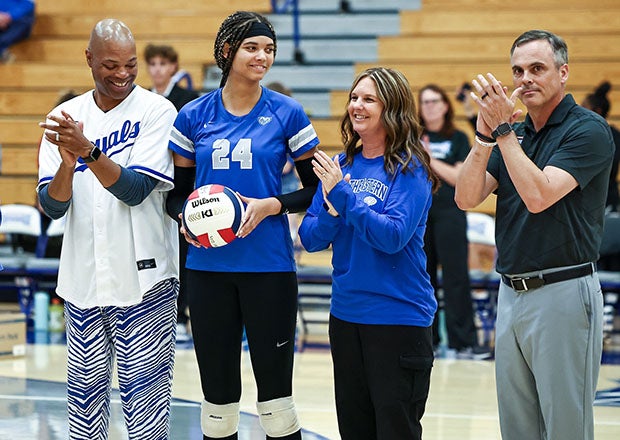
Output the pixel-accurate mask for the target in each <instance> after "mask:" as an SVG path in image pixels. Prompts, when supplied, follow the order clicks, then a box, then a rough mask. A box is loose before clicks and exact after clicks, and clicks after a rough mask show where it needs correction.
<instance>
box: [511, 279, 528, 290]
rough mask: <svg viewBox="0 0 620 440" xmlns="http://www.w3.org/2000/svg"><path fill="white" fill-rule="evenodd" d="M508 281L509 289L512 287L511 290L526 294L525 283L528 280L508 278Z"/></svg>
mask: <svg viewBox="0 0 620 440" xmlns="http://www.w3.org/2000/svg"><path fill="white" fill-rule="evenodd" d="M509 279H510V287H512V290H516V291H517V292H527V291H528V290H529V289H528V287H527V284H526V283H525V281H526V280H528V279H529V278H509Z"/></svg>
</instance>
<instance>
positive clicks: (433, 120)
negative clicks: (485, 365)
mask: <svg viewBox="0 0 620 440" xmlns="http://www.w3.org/2000/svg"><path fill="white" fill-rule="evenodd" d="M418 103H419V106H418V117H419V120H420V124H421V125H422V128H423V131H422V133H423V134H422V142H423V144H424V147H425V148H426V150H427V152H428V153H429V155H430V157H431V162H430V164H431V168H432V169H433V171H434V172H435V174H437V175H438V176H439V178H440V180H441V186H440V187H439V190H438V191H437V192H436V193H435V194H434V195H433V205H432V206H431V209H430V211H429V214H428V220H427V222H426V233H425V235H424V250H425V251H426V255H427V257H428V260H427V266H426V267H427V270H428V273H429V275H430V276H431V283H432V284H433V287H434V288H435V295H436V296H437V294H438V290H439V283H438V270H439V268H440V267H441V274H442V275H441V277H442V283H441V289H442V291H443V310H444V314H445V322H446V330H447V333H448V347H449V348H450V349H453V350H456V354H457V357H460V358H473V357H474V356H476V357H480V358H484V357H486V356H487V355H488V350H485V349H483V348H482V347H479V346H478V343H477V341H476V327H475V324H474V308H473V304H472V299H471V289H470V279H469V266H468V258H467V252H468V251H467V246H468V244H467V218H466V215H465V212H464V211H462V210H460V209H459V207H458V206H456V203H455V202H454V185H455V184H456V176H457V174H458V171H459V169H460V167H461V165H462V164H463V161H464V160H465V158H466V157H467V154H468V153H469V139H467V135H466V134H465V133H463V132H462V131H460V130H458V129H457V128H456V127H455V126H454V110H453V108H452V104H451V102H450V99H449V98H448V95H447V94H446V92H445V91H444V90H443V89H442V88H441V87H439V86H437V85H435V84H428V85H426V86H424V87H422V88H421V89H420V91H419V93H418ZM439 342H440V340H439V313H436V314H435V319H434V321H433V344H434V345H435V347H436V348H437V347H438V346H439Z"/></svg>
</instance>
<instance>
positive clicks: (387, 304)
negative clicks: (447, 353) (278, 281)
mask: <svg viewBox="0 0 620 440" xmlns="http://www.w3.org/2000/svg"><path fill="white" fill-rule="evenodd" d="M341 133H342V139H343V143H344V153H342V154H340V155H338V156H337V157H335V158H334V159H330V158H329V157H328V156H327V155H326V154H325V153H324V152H321V151H319V152H317V153H316V154H315V156H314V161H313V165H314V172H315V173H316V174H317V176H318V177H319V179H320V180H321V183H320V186H319V189H318V190H317V193H316V194H315V197H314V200H313V202H312V205H311V207H310V208H309V209H308V211H307V213H306V215H305V217H304V220H303V222H302V224H301V227H300V231H299V234H300V237H301V241H302V243H303V245H304V247H305V248H306V249H307V250H308V251H310V252H313V251H320V250H323V249H326V248H328V247H329V246H330V245H331V246H332V248H333V259H332V265H333V273H332V278H333V286H332V303H331V311H330V323H329V337H330V345H331V351H332V358H333V362H334V380H335V392H336V409H337V415H338V426H339V431H340V435H341V437H342V439H343V440H349V439H354V440H365V439H369V440H370V439H386V440H387V439H390V440H394V439H420V438H421V436H422V426H421V423H420V420H421V418H422V414H423V413H424V408H425V404H426V399H427V397H428V390H429V384H430V373H431V368H432V364H433V345H432V329H431V324H432V322H433V316H434V314H435V310H436V308H437V302H436V300H435V297H434V294H433V288H432V286H431V283H430V278H429V276H428V274H427V272H426V256H425V254H424V250H423V246H424V231H425V228H426V217H427V214H428V210H429V208H430V206H431V201H432V192H433V191H434V190H436V188H437V186H438V184H439V183H438V182H439V181H438V178H437V177H436V176H435V174H434V173H433V172H432V170H431V169H430V165H429V162H430V158H429V156H428V154H427V153H426V151H425V150H424V147H423V145H422V144H421V142H420V136H421V133H422V132H421V128H420V126H419V124H418V121H417V119H416V109H415V101H414V97H413V95H412V93H411V87H410V85H409V82H408V81H407V79H406V78H405V77H404V76H403V75H402V74H401V73H400V72H398V71H395V70H392V69H386V68H381V67H377V68H371V69H368V70H366V71H364V72H362V73H361V74H360V75H359V76H358V77H357V78H356V79H355V80H354V82H353V85H352V87H351V91H350V92H349V103H348V106H347V112H346V113H345V115H344V116H343V118H342V122H341Z"/></svg>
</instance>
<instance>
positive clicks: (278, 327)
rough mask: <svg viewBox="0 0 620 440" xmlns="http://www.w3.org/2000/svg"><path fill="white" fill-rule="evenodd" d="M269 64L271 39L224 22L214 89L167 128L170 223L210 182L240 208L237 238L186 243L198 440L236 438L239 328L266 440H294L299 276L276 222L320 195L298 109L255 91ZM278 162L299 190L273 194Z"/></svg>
mask: <svg viewBox="0 0 620 440" xmlns="http://www.w3.org/2000/svg"><path fill="white" fill-rule="evenodd" d="M275 54H276V35H275V31H274V29H273V27H272V25H271V24H270V23H269V21H267V19H266V18H265V17H263V16H261V15H259V14H256V13H253V12H236V13H233V14H232V15H230V16H229V17H227V18H226V19H225V20H224V22H223V23H222V25H221V27H220V29H219V31H218V34H217V36H216V39H215V48H214V55H215V60H216V62H217V64H218V66H219V67H220V68H221V70H222V73H223V75H222V81H221V85H220V88H219V89H217V90H215V91H213V92H210V93H207V94H206V95H203V96H201V97H200V98H198V99H196V100H194V101H192V102H191V103H189V104H187V105H185V106H184V107H183V109H182V110H181V111H180V113H179V115H178V117H177V119H176V121H175V123H174V127H173V130H172V136H171V142H170V148H171V149H172V150H173V152H174V161H175V190H174V192H173V194H171V195H170V197H169V198H168V202H167V207H168V213H169V214H170V215H171V216H173V217H174V218H175V219H176V218H178V215H179V213H180V212H181V209H182V204H183V201H184V200H185V198H186V197H187V196H188V195H189V193H190V192H191V191H192V190H193V188H194V187H200V186H202V185H206V184H209V183H219V184H222V185H226V186H228V187H230V188H232V189H233V190H235V191H237V192H238V193H239V194H240V196H241V199H242V200H243V201H244V202H245V203H246V204H247V206H246V211H245V216H244V219H243V221H242V226H241V229H240V230H239V232H238V234H237V235H238V237H239V238H238V239H237V240H234V241H233V242H231V243H230V244H228V245H226V246H224V247H219V248H208V249H207V248H203V247H200V245H199V243H197V242H196V241H192V240H191V239H190V238H189V236H187V235H186V239H187V240H188V241H189V242H190V243H191V244H193V245H194V246H190V249H189V252H188V255H187V263H186V267H187V275H186V276H187V292H188V302H189V309H190V315H191V316H192V333H193V337H194V346H195V350H196V356H197V359H198V366H199V368H200V379H201V384H202V390H203V393H204V401H203V403H202V414H201V422H202V431H203V435H204V438H205V439H211V438H218V439H222V438H224V439H236V438H237V425H238V421H239V399H240V397H241V373H240V363H241V359H240V358H241V339H242V332H243V328H244V327H245V330H246V334H247V338H248V344H249V349H250V357H251V360H252V367H253V371H254V377H255V379H256V384H257V389H258V402H257V409H258V414H259V418H260V423H261V425H262V427H263V429H264V430H265V432H266V434H267V438H268V439H271V438H278V439H301V430H300V426H299V422H298V419H297V413H296V411H295V406H294V403H293V397H292V375H293V354H294V344H295V322H296V315H297V277H296V274H295V270H296V267H295V260H294V258H293V245H292V241H291V234H290V232H289V227H288V220H287V217H286V215H282V214H285V213H287V212H300V211H303V210H305V209H306V208H307V207H308V206H309V204H310V202H311V200H312V196H313V195H314V193H315V191H316V188H317V186H318V179H317V177H316V175H315V174H314V172H313V169H312V156H313V154H314V152H315V151H316V145H317V144H318V143H319V140H318V138H317V136H316V132H315V131H314V128H313V127H312V124H311V123H310V121H309V119H308V117H307V116H306V114H305V112H304V110H303V108H302V106H301V105H300V104H299V103H297V102H296V101H295V100H293V99H291V98H290V97H287V96H284V95H282V94H280V93H277V92H274V91H272V90H270V89H268V88H266V87H262V86H261V85H260V81H261V80H262V79H263V77H264V76H265V74H266V73H267V71H268V70H269V68H270V67H271V65H272V64H273V61H274V58H275ZM287 153H288V154H289V155H290V156H291V157H292V158H293V159H294V160H295V166H296V168H297V171H298V173H299V176H300V180H301V182H302V184H303V188H302V189H300V190H298V191H295V192H293V193H289V194H284V195H281V179H282V169H283V167H284V164H285V163H286V160H287V159H286V156H287ZM181 231H182V232H184V230H183V228H181Z"/></svg>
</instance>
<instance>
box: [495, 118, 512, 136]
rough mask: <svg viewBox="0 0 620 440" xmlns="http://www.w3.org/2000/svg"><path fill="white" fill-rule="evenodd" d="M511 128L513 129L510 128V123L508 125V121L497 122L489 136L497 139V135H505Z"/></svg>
mask: <svg viewBox="0 0 620 440" xmlns="http://www.w3.org/2000/svg"><path fill="white" fill-rule="evenodd" d="M512 130H514V129H513V128H512V125H510V124H509V123H508V122H504V123H503V124H499V125H498V126H497V128H496V129H495V130H493V133H491V137H493V138H494V139H497V138H498V137H502V136H506V135H507V134H508V133H510V132H511V131H512Z"/></svg>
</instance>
